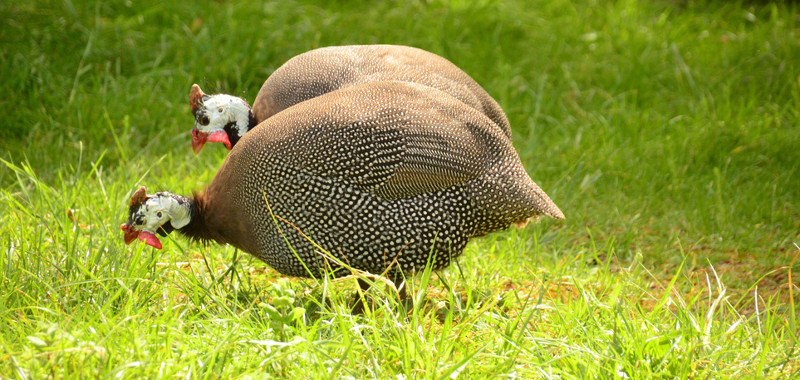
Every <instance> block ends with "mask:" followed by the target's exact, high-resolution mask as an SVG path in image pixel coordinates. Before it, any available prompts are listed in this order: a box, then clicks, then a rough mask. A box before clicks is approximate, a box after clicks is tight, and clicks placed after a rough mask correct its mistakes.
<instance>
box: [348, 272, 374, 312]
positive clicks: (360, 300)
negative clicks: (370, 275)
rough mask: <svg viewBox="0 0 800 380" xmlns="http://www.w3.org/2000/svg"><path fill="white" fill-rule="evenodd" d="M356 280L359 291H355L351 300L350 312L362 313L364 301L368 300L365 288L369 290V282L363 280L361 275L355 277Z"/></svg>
mask: <svg viewBox="0 0 800 380" xmlns="http://www.w3.org/2000/svg"><path fill="white" fill-rule="evenodd" d="M357 281H358V287H359V288H361V291H360V292H356V297H355V299H354V300H353V303H352V305H353V306H352V307H351V308H350V312H351V313H352V314H364V308H366V307H367V305H365V303H366V302H369V300H368V297H369V296H368V295H367V290H369V288H370V284H369V282H368V281H366V280H364V279H363V278H361V277H359V278H358V279H357ZM362 293H363V297H362Z"/></svg>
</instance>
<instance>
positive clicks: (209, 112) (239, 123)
mask: <svg viewBox="0 0 800 380" xmlns="http://www.w3.org/2000/svg"><path fill="white" fill-rule="evenodd" d="M249 120H250V106H249V105H248V104H247V102H246V101H245V100H244V99H242V98H237V97H235V96H231V95H225V94H217V95H211V96H207V97H206V98H205V99H204V100H203V103H202V105H201V106H200V110H199V112H198V115H197V120H196V121H197V123H196V127H197V130H199V131H200V132H203V133H212V132H214V131H216V130H221V129H223V128H225V126H226V125H228V124H230V123H235V126H234V129H235V131H236V132H238V135H239V137H241V136H244V134H245V132H247V127H248V122H249Z"/></svg>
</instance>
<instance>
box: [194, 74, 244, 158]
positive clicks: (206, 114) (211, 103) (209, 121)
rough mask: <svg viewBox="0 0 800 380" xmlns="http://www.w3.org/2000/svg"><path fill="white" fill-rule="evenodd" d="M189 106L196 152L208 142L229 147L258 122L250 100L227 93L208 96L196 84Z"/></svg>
mask: <svg viewBox="0 0 800 380" xmlns="http://www.w3.org/2000/svg"><path fill="white" fill-rule="evenodd" d="M189 106H190V107H191V108H192V114H193V115H194V120H195V123H194V125H195V126H194V128H193V129H192V149H193V150H194V153H195V154H197V152H199V151H200V150H201V149H203V145H204V144H205V143H206V142H207V141H210V142H219V143H223V144H225V147H226V148H228V150H230V149H232V148H233V146H234V145H235V144H236V142H237V141H239V139H240V138H241V137H242V136H244V134H245V133H247V131H249V130H250V129H251V128H252V127H254V126H255V124H256V123H255V117H253V113H252V112H251V111H250V105H249V104H247V101H245V100H244V99H242V98H238V97H236V96H231V95H225V94H216V95H206V94H205V93H203V90H201V89H200V86H198V85H196V84H194V85H192V90H191V91H190V92H189Z"/></svg>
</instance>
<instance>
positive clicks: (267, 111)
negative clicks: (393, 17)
mask: <svg viewBox="0 0 800 380" xmlns="http://www.w3.org/2000/svg"><path fill="white" fill-rule="evenodd" d="M377 81H405V82H412V83H418V84H423V85H426V86H429V87H433V88H435V89H438V90H440V91H443V92H445V93H447V94H449V95H451V96H453V97H454V98H456V99H458V100H460V101H461V102H463V103H464V104H466V105H468V106H470V107H472V108H474V109H475V110H477V111H479V112H481V113H483V114H484V115H486V116H487V117H488V118H489V119H491V120H492V121H493V122H494V123H495V124H496V126H497V127H499V128H500V129H501V130H502V131H503V133H504V134H505V135H506V136H507V137H508V138H509V139H510V138H511V128H510V126H509V123H508V119H507V118H506V115H505V113H504V112H503V110H502V108H501V107H500V105H499V104H497V102H496V101H495V100H494V99H492V97H491V96H490V95H489V94H488V93H487V92H486V91H485V90H484V89H483V88H482V87H481V86H480V85H479V84H478V83H477V82H475V81H474V80H473V79H472V78H471V77H470V76H469V75H467V73H465V72H464V71H462V70H461V69H459V68H458V67H457V66H456V65H454V64H453V63H451V62H450V61H448V60H447V59H445V58H442V57H440V56H438V55H436V54H433V53H430V52H427V51H425V50H422V49H418V48H413V47H408V46H398V45H353V46H331V47H325V48H320V49H316V50H312V51H309V52H306V53H303V54H300V55H298V56H296V57H294V58H292V59H290V60H289V61H287V62H286V63H285V64H284V65H283V66H281V67H280V68H278V69H277V70H275V72H274V73H272V75H270V77H269V78H268V79H267V80H266V82H264V85H263V86H262V87H261V90H260V91H259V92H258V95H257V96H256V99H255V101H254V102H253V107H252V109H249V106H248V108H242V107H241V105H242V104H244V105H245V106H246V105H247V102H246V101H245V100H244V99H241V98H236V97H232V96H230V95H224V94H219V95H205V94H204V93H203V92H202V90H200V87H199V86H197V85H194V86H193V87H192V91H191V93H190V105H191V106H192V111H193V113H194V116H195V120H196V129H195V132H193V136H194V137H195V145H194V146H195V150H196V151H199V150H200V148H201V147H202V143H204V141H205V140H203V141H202V142H201V141H200V140H202V139H203V138H205V137H206V134H212V133H214V132H215V131H219V133H222V132H223V131H224V133H225V136H224V137H227V139H226V140H223V136H222V135H216V137H212V138H211V139H209V140H208V141H216V142H223V143H225V144H226V146H228V147H229V148H231V147H233V146H235V145H236V143H237V142H238V140H239V139H240V138H241V136H243V135H244V134H245V133H246V132H247V131H249V130H250V129H252V128H253V127H255V125H256V124H257V123H259V122H261V121H264V120H266V119H267V118H269V117H271V116H272V115H275V114H276V113H278V112H280V111H282V110H284V109H286V108H289V107H291V106H293V105H295V104H298V103H300V102H303V101H305V100H308V99H312V98H315V97H317V96H320V95H323V94H326V93H329V92H331V91H334V90H338V89H341V88H346V87H349V86H356V85H359V84H364V83H369V82H377ZM215 97H220V99H215ZM220 107H224V108H225V117H224V118H222V117H217V116H219V112H217V111H218V110H219V109H220ZM228 107H230V108H231V109H230V110H228ZM215 117H216V118H215ZM198 131H199V132H200V134H199V135H198Z"/></svg>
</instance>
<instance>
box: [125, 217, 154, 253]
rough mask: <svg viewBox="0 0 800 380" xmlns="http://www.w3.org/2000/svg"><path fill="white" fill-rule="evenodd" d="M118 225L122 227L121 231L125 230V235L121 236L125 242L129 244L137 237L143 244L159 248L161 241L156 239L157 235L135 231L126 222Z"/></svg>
mask: <svg viewBox="0 0 800 380" xmlns="http://www.w3.org/2000/svg"><path fill="white" fill-rule="evenodd" d="M119 227H120V228H121V229H122V231H123V232H125V235H124V236H123V239H125V244H131V243H132V242H133V241H134V240H136V239H137V238H138V239H139V240H141V241H143V242H144V243H145V244H147V245H149V246H151V247H153V248H156V249H161V241H160V240H158V237H156V235H155V234H153V233H152V232H147V231H136V230H134V229H133V227H131V226H130V225H128V224H127V223H126V224H123V225H121V226H119Z"/></svg>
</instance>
